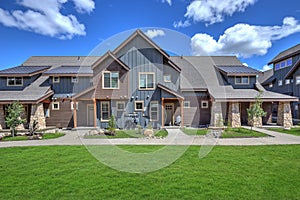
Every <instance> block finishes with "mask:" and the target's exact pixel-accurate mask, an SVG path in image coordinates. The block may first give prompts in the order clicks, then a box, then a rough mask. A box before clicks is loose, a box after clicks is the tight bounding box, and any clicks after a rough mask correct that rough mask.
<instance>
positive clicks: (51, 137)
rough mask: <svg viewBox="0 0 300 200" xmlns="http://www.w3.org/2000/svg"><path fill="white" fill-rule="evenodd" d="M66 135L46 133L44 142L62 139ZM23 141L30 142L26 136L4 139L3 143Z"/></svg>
mask: <svg viewBox="0 0 300 200" xmlns="http://www.w3.org/2000/svg"><path fill="white" fill-rule="evenodd" d="M64 135H65V134H64V133H45V134H43V140H47V139H54V138H58V137H62V136H64ZM21 140H28V136H25V135H22V136H15V137H11V136H6V137H4V138H3V139H2V141H21Z"/></svg>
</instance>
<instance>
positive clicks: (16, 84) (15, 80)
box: [6, 77, 23, 87]
mask: <svg viewBox="0 0 300 200" xmlns="http://www.w3.org/2000/svg"><path fill="white" fill-rule="evenodd" d="M12 78H13V79H15V80H14V84H13V85H9V84H8V82H9V81H8V80H9V79H12ZM16 78H21V82H22V83H21V84H20V85H17V84H16ZM6 86H8V87H15V86H23V77H7V79H6Z"/></svg>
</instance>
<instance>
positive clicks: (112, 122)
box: [108, 115, 117, 135]
mask: <svg viewBox="0 0 300 200" xmlns="http://www.w3.org/2000/svg"><path fill="white" fill-rule="evenodd" d="M116 126H117V124H116V120H115V116H114V115H111V117H110V118H109V121H108V130H109V131H110V133H111V135H115V132H116Z"/></svg>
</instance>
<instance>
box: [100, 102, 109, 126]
mask: <svg viewBox="0 0 300 200" xmlns="http://www.w3.org/2000/svg"><path fill="white" fill-rule="evenodd" d="M104 103H105V104H106V103H107V104H108V119H103V118H102V116H103V115H102V114H103V111H102V108H103V104H104ZM100 104H101V109H100V121H101V122H108V121H109V118H110V102H109V101H101V103H100Z"/></svg>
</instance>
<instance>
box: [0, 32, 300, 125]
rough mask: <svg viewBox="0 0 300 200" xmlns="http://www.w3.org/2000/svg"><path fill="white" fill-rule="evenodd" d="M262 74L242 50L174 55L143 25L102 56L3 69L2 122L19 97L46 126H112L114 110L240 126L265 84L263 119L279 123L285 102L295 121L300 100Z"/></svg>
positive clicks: (132, 121)
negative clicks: (275, 88) (268, 85)
mask: <svg viewBox="0 0 300 200" xmlns="http://www.w3.org/2000/svg"><path fill="white" fill-rule="evenodd" d="M259 73H260V72H259V71H257V70H255V69H252V68H250V67H246V66H244V65H243V64H242V63H241V62H240V61H239V60H238V59H237V58H236V57H235V56H169V55H168V54H167V53H166V52H165V51H164V50H162V49H161V48H160V47H159V46H158V45H157V44H155V43H154V42H153V41H152V40H151V39H149V38H148V37H147V36H146V35H145V34H144V33H143V32H141V31H140V30H137V31H135V32H134V33H133V34H132V35H131V36H130V37H129V38H128V39H126V40H125V41H124V42H123V43H122V44H120V45H119V46H118V47H117V48H116V49H115V50H113V51H108V52H107V53H106V54H105V55H102V56H99V57H81V56H80V57H79V56H73V57H72V56H71V57H63V56H61V57H59V56H58V57H46V56H41V57H31V58H29V59H28V60H27V61H25V62H24V63H23V64H22V65H21V66H19V67H15V68H11V69H6V70H2V71H0V81H1V88H0V104H1V105H0V125H1V126H2V127H4V128H7V127H6V125H5V122H4V118H5V115H6V105H7V104H10V103H11V102H13V101H16V100H17V101H20V102H21V103H22V104H23V105H24V106H25V108H26V112H25V115H26V118H27V124H25V125H27V126H28V124H29V123H32V122H33V120H38V122H39V125H40V128H44V127H46V126H57V127H69V128H76V127H86V126H90V127H101V128H107V126H108V120H109V118H110V116H112V115H114V116H115V119H116V122H117V126H118V127H119V128H130V127H133V126H135V125H141V126H142V127H146V126H148V125H149V124H151V126H153V127H157V128H161V127H164V126H172V125H181V126H194V127H199V126H207V125H210V126H219V125H223V124H225V125H230V126H232V127H239V126H241V125H242V124H247V123H248V117H247V111H246V109H247V108H249V106H250V105H251V104H252V103H254V102H255V97H256V96H257V95H258V93H259V92H258V91H259V90H263V96H262V100H263V108H264V110H265V111H267V113H268V114H267V116H266V117H264V118H262V119H258V120H257V123H258V125H261V124H262V123H263V124H267V123H270V122H271V120H272V119H271V117H272V111H271V109H272V103H274V102H278V104H279V114H278V115H280V116H281V117H278V121H277V123H278V124H279V125H282V126H285V127H290V126H292V119H291V112H290V109H289V108H290V107H289V106H290V102H293V101H298V99H297V98H295V97H292V96H288V95H283V94H278V93H274V92H270V91H265V90H264V88H263V87H262V86H261V85H260V84H259V83H258V82H257V80H256V77H257V75H258V74H259ZM4 83H5V84H4Z"/></svg>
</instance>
